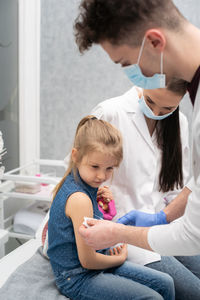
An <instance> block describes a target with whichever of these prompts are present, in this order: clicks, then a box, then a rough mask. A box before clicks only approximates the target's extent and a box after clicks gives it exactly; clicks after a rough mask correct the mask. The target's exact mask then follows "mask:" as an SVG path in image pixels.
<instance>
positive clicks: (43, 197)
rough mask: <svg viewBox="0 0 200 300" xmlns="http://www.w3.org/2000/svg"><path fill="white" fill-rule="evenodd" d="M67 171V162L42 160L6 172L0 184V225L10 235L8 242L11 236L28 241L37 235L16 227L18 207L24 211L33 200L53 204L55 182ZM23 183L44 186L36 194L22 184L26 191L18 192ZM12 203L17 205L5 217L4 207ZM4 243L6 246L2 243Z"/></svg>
mask: <svg viewBox="0 0 200 300" xmlns="http://www.w3.org/2000/svg"><path fill="white" fill-rule="evenodd" d="M65 170H66V164H65V162H64V161H60V160H47V159H40V160H35V161H32V162H30V163H28V164H26V165H24V166H21V167H18V168H15V169H13V170H11V171H9V172H6V173H4V174H3V175H2V176H1V177H0V180H1V181H2V182H1V184H0V228H2V231H5V232H6V233H7V234H6V235H5V236H6V238H7V240H6V239H5V243H6V242H7V241H8V239H9V238H19V239H25V240H29V239H32V238H35V236H34V234H33V235H29V234H25V233H20V232H15V231H14V230H13V220H16V219H14V218H15V215H16V213H17V212H19V210H21V209H22V210H23V209H25V208H26V207H27V206H29V205H32V204H31V202H33V205H34V203H36V202H37V201H46V202H49V204H50V202H51V200H52V191H53V189H54V187H55V185H56V184H57V183H58V182H59V181H60V180H61V178H62V176H63V175H64V173H65ZM59 171H60V173H59ZM23 183H24V185H26V183H31V184H30V185H32V183H36V184H37V185H38V184H40V186H39V188H40V187H41V190H40V191H38V192H37V193H27V188H28V187H27V186H26V189H24V187H23V186H22V187H21V188H23V190H24V191H26V193H24V192H22V191H23V190H22V189H21V190H20V192H18V191H17V189H18V190H19V184H23ZM30 185H29V186H30ZM36 190H37V189H36V188H35V185H33V189H32V188H31V191H36ZM20 200H21V202H20ZM6 201H7V202H6ZM10 202H11V203H13V204H14V205H13V206H12V208H13V209H9V212H8V216H5V212H4V210H5V207H6V206H7V203H8V204H9V203H10ZM16 202H17V203H16ZM15 203H16V204H15ZM11 205H12V204H11ZM48 206H50V205H48ZM7 207H8V206H7ZM6 211H7V210H6ZM39 213H40V212H39ZM28 220H30V219H28ZM27 226H28V225H27ZM0 230H1V229H0ZM5 243H4V244H5ZM1 245H2V247H4V245H3V244H1ZM1 253H3V252H1Z"/></svg>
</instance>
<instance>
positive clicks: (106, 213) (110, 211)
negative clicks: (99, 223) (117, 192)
mask: <svg viewBox="0 0 200 300" xmlns="http://www.w3.org/2000/svg"><path fill="white" fill-rule="evenodd" d="M97 202H98V207H99V210H100V211H101V212H102V214H103V218H104V219H105V220H112V219H113V217H114V216H115V215H116V214H117V211H116V208H115V201H114V200H109V201H108V199H106V200H105V199H104V198H103V197H101V198H98V199H97Z"/></svg>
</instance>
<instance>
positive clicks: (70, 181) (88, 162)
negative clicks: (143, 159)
mask: <svg viewBox="0 0 200 300" xmlns="http://www.w3.org/2000/svg"><path fill="white" fill-rule="evenodd" d="M122 156H123V152H122V138H121V135H120V133H119V131H118V130H117V129H116V128H114V127H113V126H112V125H111V124H109V123H107V122H106V121H103V120H98V119H96V118H95V117H93V116H87V117H85V118H83V119H82V120H81V121H80V123H79V125H78V128H77V130H76V136H75V141H74V146H73V149H72V151H71V159H70V164H69V168H68V170H67V172H66V174H65V175H64V177H63V179H62V180H61V182H60V183H59V184H58V185H57V186H56V188H55V191H54V200H53V202H52V206H51V209H50V218H49V223H48V234H49V248H48V256H49V258H50V262H51V265H52V268H53V272H54V275H55V281H56V285H57V287H58V289H59V290H60V292H61V293H62V294H63V295H65V296H66V297H69V298H70V299H72V300H92V299H94V300H104V299H105V300H107V299H109V300H114V299H124V300H126V299H127V300H129V299H152V300H153V299H154V300H157V299H159V300H161V299H166V300H173V299H174V283H173V280H172V278H171V277H170V276H169V275H167V274H164V273H161V272H159V271H155V270H151V269H149V268H146V267H143V266H140V265H137V264H133V263H128V262H125V261H126V258H127V246H126V245H123V246H121V247H116V248H114V249H113V250H110V251H109V254H110V255H108V254H107V253H108V251H107V249H105V250H100V251H95V250H94V249H92V248H90V247H88V246H87V245H86V244H85V243H84V241H83V240H82V238H81V236H80V234H79V232H78V229H79V227H80V225H81V224H82V223H83V219H84V217H90V218H102V216H103V215H102V213H101V212H100V211H99V209H98V203H97V200H96V199H97V190H98V188H99V187H100V185H102V184H103V182H104V181H106V180H108V179H109V178H111V177H112V174H113V169H114V168H115V167H118V166H119V164H120V162H121V160H122ZM122 200H123V199H122Z"/></svg>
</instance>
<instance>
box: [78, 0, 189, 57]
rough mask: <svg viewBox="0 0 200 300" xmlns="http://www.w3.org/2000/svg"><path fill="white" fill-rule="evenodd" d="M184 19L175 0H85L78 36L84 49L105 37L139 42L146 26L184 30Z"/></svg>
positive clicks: (79, 44)
mask: <svg viewBox="0 0 200 300" xmlns="http://www.w3.org/2000/svg"><path fill="white" fill-rule="evenodd" d="M184 20H185V18H184V17H183V15H182V14H181V13H180V12H179V10H178V9H177V7H176V6H175V5H174V3H173V1H172V0H82V2H81V4H80V6H79V15H78V17H77V18H76V20H75V24H74V29H75V38H76V42H77V45H78V47H79V50H80V52H81V53H82V52H84V51H85V50H88V49H89V48H90V47H91V46H92V44H99V43H100V42H102V41H109V42H110V43H111V44H113V45H122V44H129V45H132V46H139V45H140V44H141V42H142V39H143V36H144V34H145V32H146V30H148V29H150V28H166V29H169V30H175V31H181V28H182V26H181V25H182V22H183V21H184Z"/></svg>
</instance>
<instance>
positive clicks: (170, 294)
mask: <svg viewBox="0 0 200 300" xmlns="http://www.w3.org/2000/svg"><path fill="white" fill-rule="evenodd" d="M162 279H163V280H162V282H163V283H162V287H161V289H162V292H161V294H162V296H163V298H164V299H167V300H173V299H175V286H174V280H173V278H172V277H171V276H170V275H168V274H164V276H163V278H162Z"/></svg>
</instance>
